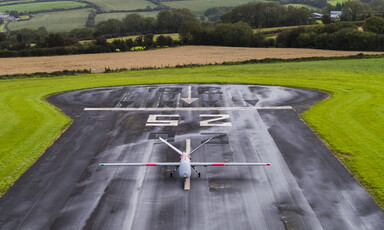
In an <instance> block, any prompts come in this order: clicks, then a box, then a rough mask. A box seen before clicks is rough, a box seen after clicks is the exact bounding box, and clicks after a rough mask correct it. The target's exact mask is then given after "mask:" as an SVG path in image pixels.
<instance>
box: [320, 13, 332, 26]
mask: <svg viewBox="0 0 384 230" xmlns="http://www.w3.org/2000/svg"><path fill="white" fill-rule="evenodd" d="M321 21H322V22H323V24H331V23H332V18H331V16H329V14H324V15H323V16H322V17H321Z"/></svg>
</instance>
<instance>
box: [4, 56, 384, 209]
mask: <svg viewBox="0 0 384 230" xmlns="http://www.w3.org/2000/svg"><path fill="white" fill-rule="evenodd" d="M383 61H384V58H376V59H360V60H359V59H357V60H331V61H308V62H291V63H266V64H244V65H221V66H207V67H198V68H197V67H196V68H181V69H177V68H175V69H162V70H144V71H129V72H117V73H109V74H85V75H78V76H63V77H51V78H25V79H13V80H1V81H0V126H1V129H0V146H1V148H0V191H1V193H4V192H5V191H6V190H7V188H8V187H9V186H10V185H12V183H13V182H14V181H15V180H16V179H17V178H18V177H19V175H21V174H22V173H23V172H24V171H25V170H26V169H27V168H28V167H29V166H30V165H31V164H32V163H33V162H34V161H35V160H36V159H37V158H38V157H39V156H40V155H41V154H42V153H43V152H44V150H45V149H46V148H47V147H48V146H49V145H50V144H51V143H52V142H53V141H54V140H55V139H56V138H57V136H58V135H59V134H60V133H61V132H62V131H63V130H64V129H65V128H66V127H67V126H68V125H69V124H70V122H71V121H70V119H69V118H67V117H65V116H64V115H63V114H61V113H60V111H58V109H57V108H55V107H53V106H52V105H50V104H48V103H46V102H45V101H44V100H43V99H44V98H45V97H46V96H47V95H51V94H54V93H58V92H63V91H68V90H75V89H84V88H91V87H102V86H115V85H132V84H154V83H156V84H158V83H202V82H205V83H243V84H268V85H283V86H294V87H305V88H315V89H319V90H324V91H327V92H329V93H330V94H331V95H332V97H331V98H330V99H328V100H326V101H323V102H321V103H319V104H317V105H316V106H314V107H313V108H312V109H311V110H309V111H307V112H305V113H304V114H303V118H304V119H305V120H306V122H308V123H309V124H310V126H311V127H312V128H314V129H315V130H316V132H317V133H318V134H319V135H320V136H321V137H322V138H323V139H324V140H325V141H326V142H327V143H328V144H329V145H330V147H331V149H332V151H333V152H334V153H335V154H336V155H337V156H338V157H339V158H340V159H341V160H342V161H343V162H344V163H345V165H346V166H347V167H348V168H349V170H350V171H351V172H352V173H353V175H354V176H355V177H356V178H357V179H358V180H359V181H360V182H361V183H362V184H363V185H364V186H365V187H366V188H367V190H368V191H369V192H370V193H371V194H372V195H373V196H374V197H375V198H376V200H377V201H378V203H379V204H381V206H383V205H384V154H383V152H384V134H383V130H384V116H383V115H384V104H383V103H382V102H383V101H384V77H383V74H382V73H383V72H384V66H383V65H382V63H383Z"/></svg>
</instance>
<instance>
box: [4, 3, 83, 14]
mask: <svg viewBox="0 0 384 230" xmlns="http://www.w3.org/2000/svg"><path fill="white" fill-rule="evenodd" d="M86 5H87V4H85V3H81V2H74V1H55V2H36V3H26V4H18V5H8V6H0V12H5V11H7V10H8V11H11V10H17V11H18V12H25V11H26V12H30V11H39V10H52V9H72V8H76V7H80V6H86Z"/></svg>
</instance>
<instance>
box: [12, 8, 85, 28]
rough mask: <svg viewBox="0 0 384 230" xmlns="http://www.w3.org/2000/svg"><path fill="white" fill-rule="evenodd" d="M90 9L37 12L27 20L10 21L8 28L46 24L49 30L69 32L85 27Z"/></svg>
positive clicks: (36, 26)
mask: <svg viewBox="0 0 384 230" xmlns="http://www.w3.org/2000/svg"><path fill="white" fill-rule="evenodd" d="M90 11H91V9H80V10H69V11H57V12H49V13H41V14H36V15H35V17H33V18H32V19H30V20H27V21H19V22H10V23H9V25H8V29H9V30H11V31H12V30H20V29H23V28H28V29H38V28H39V27H41V26H44V27H45V28H46V29H47V31H49V32H68V31H71V30H73V29H77V28H84V27H85V22H86V21H87V18H88V14H89V13H90Z"/></svg>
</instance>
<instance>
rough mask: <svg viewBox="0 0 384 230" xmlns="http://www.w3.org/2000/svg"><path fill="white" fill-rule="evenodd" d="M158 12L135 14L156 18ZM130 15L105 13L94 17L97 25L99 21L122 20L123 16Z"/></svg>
mask: <svg viewBox="0 0 384 230" xmlns="http://www.w3.org/2000/svg"><path fill="white" fill-rule="evenodd" d="M159 12H160V11H148V12H137V13H136V12H135V14H140V15H142V16H143V17H153V18H156V17H157V14H158V13H159ZM128 14H131V13H105V14H98V15H96V18H95V23H96V24H97V23H99V22H101V21H106V20H108V19H117V20H122V19H123V18H124V17H125V16H127V15H128Z"/></svg>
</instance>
